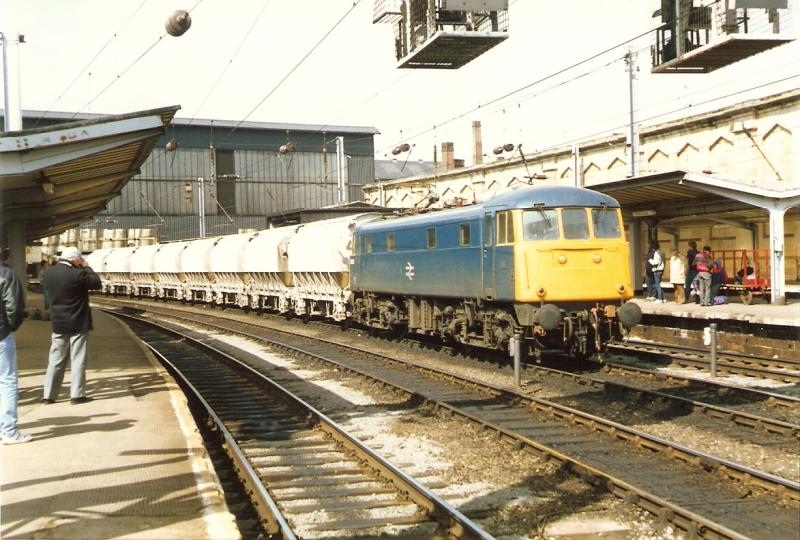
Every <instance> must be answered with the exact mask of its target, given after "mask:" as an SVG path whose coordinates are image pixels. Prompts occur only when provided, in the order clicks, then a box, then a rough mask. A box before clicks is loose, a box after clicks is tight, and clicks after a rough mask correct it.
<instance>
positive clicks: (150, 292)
mask: <svg viewBox="0 0 800 540" xmlns="http://www.w3.org/2000/svg"><path fill="white" fill-rule="evenodd" d="M161 246H162V244H152V245H149V246H141V247H139V248H136V250H135V251H134V252H133V255H131V288H132V289H133V290H132V293H133V294H134V295H136V296H152V297H155V296H157V295H158V292H157V291H158V288H157V284H156V281H157V279H156V273H155V260H156V252H158V250H159V249H161Z"/></svg>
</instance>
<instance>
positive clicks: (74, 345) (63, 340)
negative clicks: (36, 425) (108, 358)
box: [44, 332, 89, 401]
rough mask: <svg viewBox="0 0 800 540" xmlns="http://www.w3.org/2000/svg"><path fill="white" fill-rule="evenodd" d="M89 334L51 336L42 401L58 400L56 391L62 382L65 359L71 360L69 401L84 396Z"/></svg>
mask: <svg viewBox="0 0 800 540" xmlns="http://www.w3.org/2000/svg"><path fill="white" fill-rule="evenodd" d="M88 338H89V333H88V332H84V333H82V334H53V335H52V336H51V340H52V341H51V344H50V358H49V360H48V363H47V375H45V378H44V399H52V400H53V401H55V400H56V399H57V398H58V391H59V390H60V389H61V383H62V381H63V380H64V371H65V370H66V368H67V359H68V358H71V359H72V362H71V364H70V370H71V371H72V376H71V378H70V399H76V398H82V397H85V396H86V346H87V342H88V341H89V339H88Z"/></svg>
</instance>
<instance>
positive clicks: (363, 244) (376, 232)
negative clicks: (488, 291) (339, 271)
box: [353, 212, 483, 298]
mask: <svg viewBox="0 0 800 540" xmlns="http://www.w3.org/2000/svg"><path fill="white" fill-rule="evenodd" d="M428 217H429V219H427V220H419V219H416V218H411V219H407V220H406V219H397V220H389V221H387V222H381V223H380V224H377V225H375V226H365V227H362V228H360V229H359V232H358V240H357V245H358V249H357V253H356V255H355V257H354V264H353V268H354V269H353V272H354V274H355V276H354V279H353V289H354V290H359V291H375V292H380V293H382V294H399V295H410V296H434V297H451V298H462V297H472V298H479V297H480V296H481V295H482V290H483V284H482V282H481V264H482V261H481V245H480V235H479V230H480V226H479V222H478V219H477V217H476V215H474V212H473V213H462V215H461V216H456V218H455V219H453V217H452V216H446V217H447V219H442V218H441V217H437V216H435V215H430V216H428Z"/></svg>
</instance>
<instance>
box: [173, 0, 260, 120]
mask: <svg viewBox="0 0 800 540" xmlns="http://www.w3.org/2000/svg"><path fill="white" fill-rule="evenodd" d="M270 1H271V0H266V2H264V5H263V6H261V10H260V11H259V12H258V15H256V17H255V19H253V24H251V25H250V28H248V29H247V32H245V34H244V36H242V39H241V40H240V41H239V45H238V46H237V47H236V50H235V51H234V52H233V56H231V58H230V59H229V60H228V62H227V63H226V64H225V67H224V68H222V71H221V72H220V74H219V76H218V77H217V80H215V81H214V83H213V84H212V85H211V88H210V89H209V90H208V93H207V94H206V95H205V97H204V98H203V100H202V101H201V102H200V105H198V106H197V108H196V109H195V113H194V115H193V116H192V118H191V120H189V125H192V123H193V122H194V121H195V118H196V117H197V115H198V113H199V112H200V110H201V109H202V108H203V105H205V104H206V101H208V98H209V97H211V94H212V93H213V92H214V90H215V89H216V88H217V85H219V83H220V81H221V80H222V77H223V76H224V75H225V73H226V72H227V71H228V68H230V67H231V65H233V61H234V60H236V57H237V56H238V54H239V51H240V50H241V49H242V46H244V44H245V42H246V41H247V39H248V38H249V37H250V34H251V33H252V32H253V29H254V28H255V27H256V25H257V24H258V22H259V20H261V16H262V15H263V14H264V12H265V11H266V9H267V6H269V4H270Z"/></svg>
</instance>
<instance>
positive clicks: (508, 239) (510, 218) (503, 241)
mask: <svg viewBox="0 0 800 540" xmlns="http://www.w3.org/2000/svg"><path fill="white" fill-rule="evenodd" d="M495 215H496V216H497V217H496V219H495V222H496V223H497V227H496V228H497V235H496V238H497V244H496V245H498V246H502V245H509V244H513V243H514V236H515V235H514V214H513V213H512V212H511V210H503V211H501V212H497V214H495ZM501 233H502V234H501Z"/></svg>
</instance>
